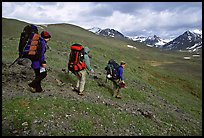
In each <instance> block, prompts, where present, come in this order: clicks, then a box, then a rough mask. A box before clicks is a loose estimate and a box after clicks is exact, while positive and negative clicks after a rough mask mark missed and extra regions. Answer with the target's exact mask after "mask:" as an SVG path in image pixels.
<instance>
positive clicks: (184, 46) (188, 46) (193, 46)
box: [87, 27, 202, 52]
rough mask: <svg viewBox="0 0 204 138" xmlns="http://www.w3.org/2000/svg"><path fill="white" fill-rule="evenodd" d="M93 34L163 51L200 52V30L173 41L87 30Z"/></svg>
mask: <svg viewBox="0 0 204 138" xmlns="http://www.w3.org/2000/svg"><path fill="white" fill-rule="evenodd" d="M87 30H89V31H91V32H93V33H95V34H98V35H102V36H109V37H115V38H124V39H129V40H132V41H137V42H142V43H144V44H146V45H147V46H150V47H157V48H161V49H163V50H187V51H189V52H193V51H199V50H202V30H198V29H195V30H191V31H189V30H188V31H186V32H184V33H183V34H182V35H180V36H178V37H176V38H175V39H168V40H167V39H162V38H160V37H159V36H157V35H154V36H148V37H147V36H142V35H140V36H133V37H132V36H131V37H130V36H125V35H123V34H122V33H120V32H119V31H117V30H114V29H100V28H99V27H93V28H91V29H87Z"/></svg>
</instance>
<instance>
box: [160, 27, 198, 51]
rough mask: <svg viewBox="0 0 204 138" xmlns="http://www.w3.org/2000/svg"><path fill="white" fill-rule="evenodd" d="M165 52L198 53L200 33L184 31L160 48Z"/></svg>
mask: <svg viewBox="0 0 204 138" xmlns="http://www.w3.org/2000/svg"><path fill="white" fill-rule="evenodd" d="M161 48H162V49H165V50H188V51H189V52H193V51H199V50H200V49H201V48H202V31H198V30H195V31H189V30H188V31H186V32H184V33H183V34H182V35H180V36H178V37H177V38H175V39H174V40H172V41H170V42H168V43H166V44H165V45H163V46H162V47H161Z"/></svg>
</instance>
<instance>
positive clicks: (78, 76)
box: [74, 73, 82, 91]
mask: <svg viewBox="0 0 204 138" xmlns="http://www.w3.org/2000/svg"><path fill="white" fill-rule="evenodd" d="M75 75H76V77H77V84H76V87H75V88H74V89H75V90H77V91H79V84H80V80H81V76H82V75H81V73H76V74H75Z"/></svg>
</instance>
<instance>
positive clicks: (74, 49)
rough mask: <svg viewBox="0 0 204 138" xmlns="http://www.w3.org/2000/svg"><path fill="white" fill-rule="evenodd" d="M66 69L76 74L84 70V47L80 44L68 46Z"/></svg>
mask: <svg viewBox="0 0 204 138" xmlns="http://www.w3.org/2000/svg"><path fill="white" fill-rule="evenodd" d="M70 49H71V52H70V54H69V62H68V69H69V71H71V72H78V71H81V70H83V69H85V68H86V64H85V62H84V47H83V46H82V45H80V44H73V45H71V46H70Z"/></svg>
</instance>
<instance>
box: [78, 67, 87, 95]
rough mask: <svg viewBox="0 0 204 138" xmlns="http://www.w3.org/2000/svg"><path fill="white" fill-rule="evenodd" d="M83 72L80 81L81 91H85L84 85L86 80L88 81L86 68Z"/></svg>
mask: <svg viewBox="0 0 204 138" xmlns="http://www.w3.org/2000/svg"><path fill="white" fill-rule="evenodd" d="M80 72H81V74H82V75H81V79H80V82H79V92H83V91H84V86H85V82H86V70H85V69H84V70H82V71H80Z"/></svg>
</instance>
